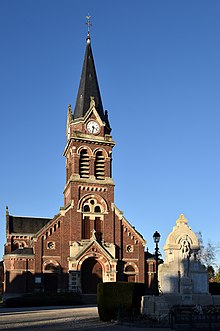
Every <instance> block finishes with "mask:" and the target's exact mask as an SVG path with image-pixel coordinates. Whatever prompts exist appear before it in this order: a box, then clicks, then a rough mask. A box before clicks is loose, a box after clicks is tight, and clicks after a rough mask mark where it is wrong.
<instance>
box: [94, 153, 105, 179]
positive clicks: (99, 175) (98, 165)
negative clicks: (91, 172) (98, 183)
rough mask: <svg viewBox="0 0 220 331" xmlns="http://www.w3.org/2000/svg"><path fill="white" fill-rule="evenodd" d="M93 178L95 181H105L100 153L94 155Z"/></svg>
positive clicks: (103, 164) (103, 163)
mask: <svg viewBox="0 0 220 331" xmlns="http://www.w3.org/2000/svg"><path fill="white" fill-rule="evenodd" d="M95 177H96V179H102V180H103V179H105V158H104V156H103V154H102V151H98V152H97V153H96V158H95Z"/></svg>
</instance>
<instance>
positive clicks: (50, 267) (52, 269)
mask: <svg viewBox="0 0 220 331" xmlns="http://www.w3.org/2000/svg"><path fill="white" fill-rule="evenodd" d="M44 270H45V271H47V272H58V271H59V266H56V265H54V264H53V263H49V264H48V265H47V266H46V267H45V269H44Z"/></svg>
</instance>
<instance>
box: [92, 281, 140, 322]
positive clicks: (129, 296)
mask: <svg viewBox="0 0 220 331" xmlns="http://www.w3.org/2000/svg"><path fill="white" fill-rule="evenodd" d="M144 293H145V284H143V283H127V282H116V283H115V282H109V283H99V284H98V287H97V304H98V312H99V318H100V319H101V320H102V321H111V320H117V319H120V318H121V317H125V316H126V317H129V316H130V317H131V316H133V315H134V314H135V315H137V314H140V307H141V297H142V295H144Z"/></svg>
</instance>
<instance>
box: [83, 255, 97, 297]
mask: <svg viewBox="0 0 220 331" xmlns="http://www.w3.org/2000/svg"><path fill="white" fill-rule="evenodd" d="M81 281H82V293H87V294H96V292H97V285H98V284H99V283H101V282H102V266H101V264H100V263H99V262H98V261H97V260H96V259H94V258H89V259H87V260H85V261H84V262H83V264H82V267H81Z"/></svg>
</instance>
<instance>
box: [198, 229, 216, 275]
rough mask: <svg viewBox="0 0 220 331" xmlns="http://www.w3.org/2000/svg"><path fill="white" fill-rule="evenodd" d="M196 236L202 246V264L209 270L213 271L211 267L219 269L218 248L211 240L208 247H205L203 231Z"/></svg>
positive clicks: (200, 255)
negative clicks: (217, 260)
mask: <svg viewBox="0 0 220 331" xmlns="http://www.w3.org/2000/svg"><path fill="white" fill-rule="evenodd" d="M196 236H197V238H198V241H199V245H200V251H199V260H200V261H201V263H202V264H204V265H205V267H206V269H207V270H211V268H210V267H212V268H213V269H215V268H216V267H217V265H216V253H217V249H218V247H217V246H216V245H214V244H213V243H212V242H211V241H210V240H209V241H208V243H207V245H206V246H205V244H204V241H203V238H202V233H201V231H199V232H197V233H196Z"/></svg>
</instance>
